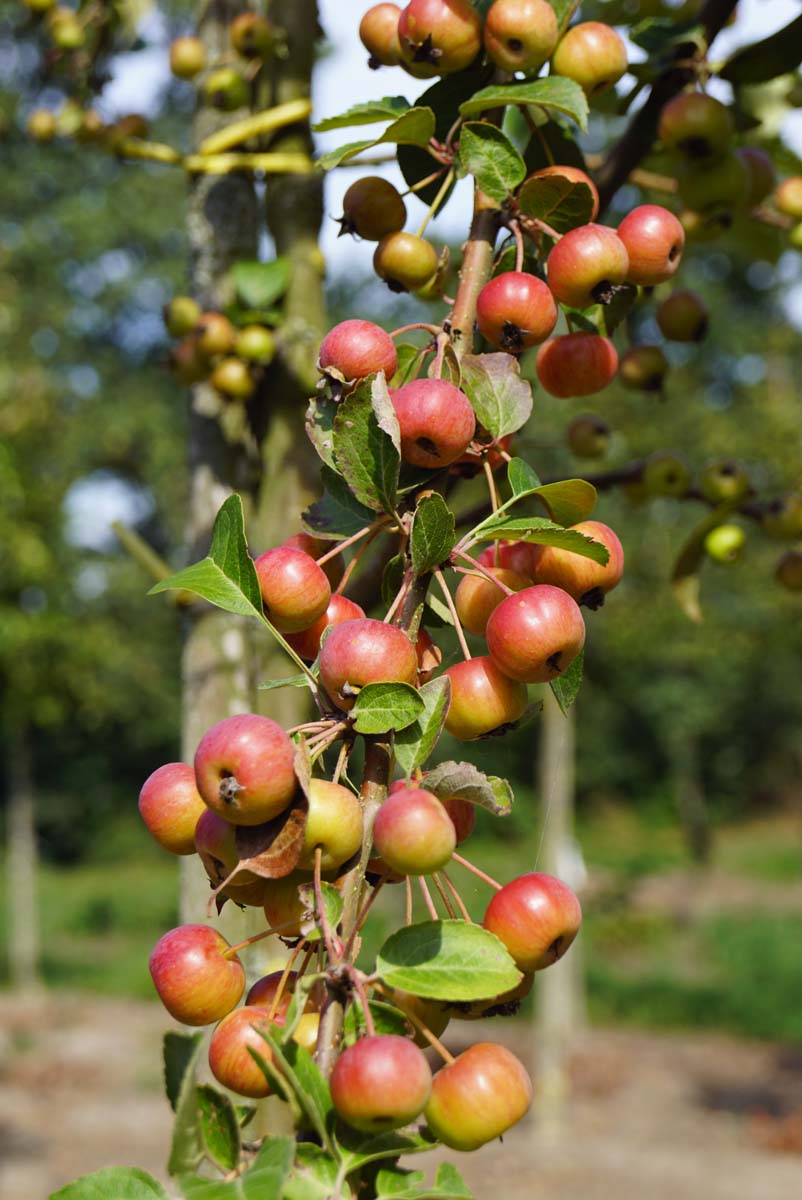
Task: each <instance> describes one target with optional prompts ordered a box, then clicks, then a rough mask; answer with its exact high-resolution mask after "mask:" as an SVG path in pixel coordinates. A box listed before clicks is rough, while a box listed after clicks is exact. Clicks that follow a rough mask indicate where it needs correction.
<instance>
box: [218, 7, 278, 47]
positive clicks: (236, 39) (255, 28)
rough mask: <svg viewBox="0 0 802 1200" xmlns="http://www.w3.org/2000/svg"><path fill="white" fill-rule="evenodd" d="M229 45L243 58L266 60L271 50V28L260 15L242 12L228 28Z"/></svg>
mask: <svg viewBox="0 0 802 1200" xmlns="http://www.w3.org/2000/svg"><path fill="white" fill-rule="evenodd" d="M228 34H229V37H230V38H231V45H232V48H233V49H234V50H236V52H237V54H241V55H242V57H243V58H267V57H268V55H269V54H270V53H271V52H272V50H273V44H274V42H275V33H274V30H273V26H272V25H271V24H270V22H269V21H268V20H267V18H266V17H263V16H262V15H261V13H256V12H242V13H239V15H238V16H236V17H235V18H234V20H233V21H232V22H231V24H230V25H229V27H228Z"/></svg>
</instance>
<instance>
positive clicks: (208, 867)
mask: <svg viewBox="0 0 802 1200" xmlns="http://www.w3.org/2000/svg"><path fill="white" fill-rule="evenodd" d="M236 832H237V828H236V826H235V825H232V824H231V823H230V822H229V821H226V820H224V819H223V817H221V816H219V815H218V813H216V812H213V811H212V809H211V808H206V807H205V806H204V809H203V812H202V813H201V815H200V816H199V817H198V822H197V825H196V826H195V849H196V850H197V852H198V856H199V858H200V860H201V862H202V863H203V866H204V870H205V871H206V874H207V875H208V876H209V879H210V880H211V882H212V883H213V884H214V885H215V887H216V886H217V885H218V884H219V883H222V882H223V880H224V879H227V878H228V876H229V875H230V874H231V872H232V871H233V870H234V868H235V867H236V865H237V863H238V862H239V855H238V854H237V845H236ZM263 891H264V879H262V878H260V877H259V876H258V875H255V874H254V873H253V872H252V871H247V870H244V869H243V870H242V871H240V872H239V873H238V874H237V875H236V876H235V877H234V880H233V882H232V883H231V884H230V885H229V887H228V888H227V889H226V894H231V899H232V900H233V899H235V898H236V899H237V902H238V903H240V904H242V903H246V901H245V900H244V899H243V897H246V896H247V897H248V900H247V903H251V901H253V902H254V903H255V904H256V905H257V907H258V906H261V904H262V892H263Z"/></svg>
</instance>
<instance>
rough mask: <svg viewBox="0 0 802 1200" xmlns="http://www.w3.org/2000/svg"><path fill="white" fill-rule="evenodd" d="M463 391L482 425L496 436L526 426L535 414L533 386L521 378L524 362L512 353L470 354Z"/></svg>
mask: <svg viewBox="0 0 802 1200" xmlns="http://www.w3.org/2000/svg"><path fill="white" fill-rule="evenodd" d="M462 390H463V391H464V392H465V394H466V395H467V397H468V399H469V400H470V402H471V404H472V405H473V408H474V411H475V412H476V416H477V419H478V421H479V423H480V425H483V426H484V428H485V429H486V430H487V431H488V433H492V435H493V437H495V438H502V437H506V435H507V434H508V433H515V432H516V430H518V429H520V428H521V426H523V425H525V424H526V422H527V421H528V420H529V417H530V416H531V414H532V387H531V384H529V383H528V382H527V381H526V380H525V379H521V365H520V363H519V362H518V360H517V359H516V358H514V357H513V355H511V354H466V355H465V356H464V357H463V359H462Z"/></svg>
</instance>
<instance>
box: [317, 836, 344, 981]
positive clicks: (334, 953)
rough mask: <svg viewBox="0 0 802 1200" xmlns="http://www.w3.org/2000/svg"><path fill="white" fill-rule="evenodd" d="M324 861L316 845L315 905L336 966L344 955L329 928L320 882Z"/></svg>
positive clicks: (327, 952) (331, 964) (329, 953)
mask: <svg viewBox="0 0 802 1200" xmlns="http://www.w3.org/2000/svg"><path fill="white" fill-rule="evenodd" d="M322 861H323V849H322V847H321V846H315V878H314V886H315V907H316V909H317V914H318V917H319V919H320V931H321V933H322V934H323V941H324V943H325V946H326V954H327V955H328V959H329V965H330V966H334V965H336V964H337V963H338V962H339V961H340V959H341V957H342V955H341V954H338V953H337V949H336V947H335V945H334V939H333V937H332V935H331V929H330V928H329V919H328V917H327V915H326V906H325V904H324V903H323V888H322V887H321V884H320V868H321V863H322Z"/></svg>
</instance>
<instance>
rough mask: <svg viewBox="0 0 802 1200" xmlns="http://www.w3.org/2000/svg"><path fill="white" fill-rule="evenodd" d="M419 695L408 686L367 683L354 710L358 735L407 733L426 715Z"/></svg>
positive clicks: (352, 713) (353, 718)
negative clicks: (411, 726) (396, 730)
mask: <svg viewBox="0 0 802 1200" xmlns="http://www.w3.org/2000/svg"><path fill="white" fill-rule="evenodd" d="M423 707H424V706H423V700H422V699H421V696H420V693H419V692H418V690H417V689H416V688H414V687H412V685H411V684H409V683H368V684H366V685H365V687H363V688H362V689H361V690H360V692H359V695H358V696H357V699H356V704H355V705H354V707H353V708H352V709H351V718H352V720H353V723H354V729H355V730H356V731H357V733H365V734H376V733H389V732H390V730H391V729H406V727H407V726H408V725H411V724H412V722H413V721H415V720H416V719H417V718H418V717H419V716H420V714H421V713H422V712H423Z"/></svg>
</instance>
